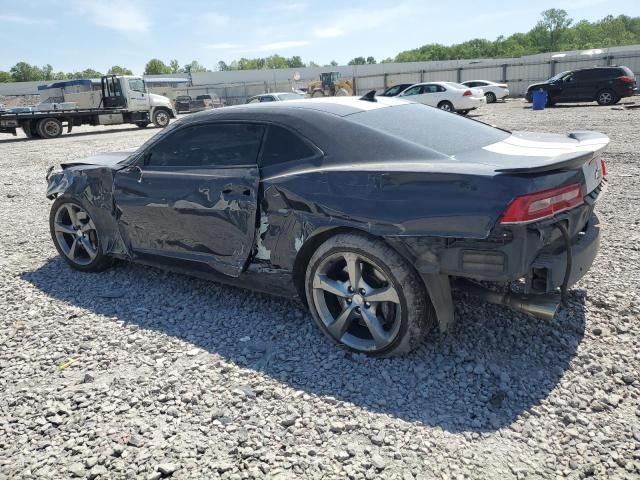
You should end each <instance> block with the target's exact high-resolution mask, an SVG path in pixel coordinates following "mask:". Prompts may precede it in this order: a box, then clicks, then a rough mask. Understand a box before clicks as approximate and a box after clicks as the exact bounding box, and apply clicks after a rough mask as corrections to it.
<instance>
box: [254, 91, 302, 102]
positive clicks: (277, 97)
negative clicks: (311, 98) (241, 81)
mask: <svg viewBox="0 0 640 480" xmlns="http://www.w3.org/2000/svg"><path fill="white" fill-rule="evenodd" d="M302 98H304V96H303V95H300V94H299V93H294V92H276V93H261V94H260V95H254V96H253V97H250V98H249V99H248V100H247V103H263V102H282V101H286V100H300V99H302Z"/></svg>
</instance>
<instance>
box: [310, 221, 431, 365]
mask: <svg viewBox="0 0 640 480" xmlns="http://www.w3.org/2000/svg"><path fill="white" fill-rule="evenodd" d="M305 291H306V296H307V302H308V304H309V308H310V310H311V313H312V315H313V318H314V320H315V322H316V324H317V325H318V327H319V328H320V330H321V331H322V332H323V333H324V334H325V335H327V336H328V337H329V338H330V339H331V340H332V341H333V342H335V343H337V344H339V345H341V346H344V347H346V348H347V349H349V350H352V351H354V352H358V353H364V354H367V355H371V356H376V357H391V356H398V355H404V354H407V353H409V352H411V351H412V350H414V349H416V348H417V347H418V346H419V345H420V343H421V341H422V339H423V338H424V336H425V335H426V334H427V333H428V332H429V330H431V329H432V328H433V326H434V325H435V324H436V316H435V311H434V309H433V306H432V305H431V301H430V300H429V297H428V295H427V293H426V290H425V288H424V284H423V283H422V281H421V279H420V277H419V276H418V274H417V272H416V271H415V270H414V269H413V268H412V267H411V266H410V265H409V264H408V263H407V262H406V260H405V259H404V258H402V257H401V256H400V255H399V254H398V252H396V251H395V250H393V249H392V248H391V247H389V246H388V245H387V244H385V243H384V242H383V241H381V240H379V239H375V238H372V237H369V236H366V235H364V234H359V233H348V234H339V235H336V236H334V237H331V238H330V239H329V240H327V241H326V242H325V243H323V244H322V245H321V246H320V247H319V248H318V249H317V250H316V252H315V253H314V254H313V256H312V257H311V259H310V261H309V265H308V267H307V272H306V276H305Z"/></svg>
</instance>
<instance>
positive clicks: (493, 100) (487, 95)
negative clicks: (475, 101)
mask: <svg viewBox="0 0 640 480" xmlns="http://www.w3.org/2000/svg"><path fill="white" fill-rule="evenodd" d="M484 97H485V98H486V99H487V103H496V101H497V99H496V94H495V93H493V92H487V93H485V94H484Z"/></svg>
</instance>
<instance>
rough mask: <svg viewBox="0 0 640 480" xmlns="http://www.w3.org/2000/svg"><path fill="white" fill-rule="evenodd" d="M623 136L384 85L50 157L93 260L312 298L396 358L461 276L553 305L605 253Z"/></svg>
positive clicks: (328, 330) (437, 319) (365, 347)
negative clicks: (607, 201) (430, 103)
mask: <svg viewBox="0 0 640 480" xmlns="http://www.w3.org/2000/svg"><path fill="white" fill-rule="evenodd" d="M608 142H609V139H608V138H607V137H606V136H605V135H602V134H599V133H591V132H572V133H569V134H567V135H555V134H539V133H511V132H507V131H504V130H501V129H498V128H495V127H492V126H489V125H485V124H483V123H480V122H477V121H474V120H470V119H466V118H462V117H459V116H457V115H452V114H450V113H445V112H441V111H438V110H437V109H435V108H431V107H427V106H424V105H418V104H414V103H409V102H405V101H403V100H396V99H392V98H375V97H374V96H373V95H367V96H365V97H362V98H353V97H352V98H329V99H312V100H299V101H290V102H273V103H270V104H253V105H245V106H238V107H230V108H224V109H217V110H212V111H207V112H202V113H199V114H194V115H191V116H189V117H186V118H183V119H181V120H178V121H176V122H174V123H172V124H171V125H170V126H169V127H168V128H166V129H165V130H163V131H161V132H159V133H158V134H157V135H155V136H154V137H152V138H151V139H150V140H148V141H147V142H146V143H145V144H144V145H142V146H141V147H140V148H139V149H138V150H136V151H135V152H123V153H113V154H103V155H98V156H95V157H91V158H88V159H84V160H80V161H77V162H73V163H67V164H64V165H62V168H61V169H59V170H56V171H53V172H50V173H49V174H48V191H47V197H48V198H50V199H52V200H55V201H54V202H53V206H52V209H51V216H50V228H51V235H52V237H53V241H54V243H55V246H56V248H57V250H58V252H59V253H60V255H61V256H62V257H63V258H64V259H65V260H66V261H67V262H68V263H69V264H70V265H71V266H72V267H74V268H76V269H78V270H83V271H97V270H101V269H104V268H106V267H108V266H109V265H111V263H112V261H113V259H125V260H133V261H136V262H141V263H145V264H149V265H155V266H160V267H162V268H167V269H171V270H174V271H178V272H183V273H187V274H191V275H196V276H200V277H205V278H211V279H215V280H219V281H223V282H226V283H230V284H234V285H238V286H243V287H247V288H252V289H256V290H260V291H263V292H267V293H272V294H278V295H285V296H289V297H293V298H298V299H299V300H301V301H302V302H304V303H305V304H306V305H308V307H309V309H310V311H311V313H312V315H313V318H314V319H315V321H316V322H317V324H318V326H319V328H320V329H321V330H322V331H323V332H324V333H325V334H326V335H327V336H328V337H329V338H331V339H333V340H334V341H335V342H337V343H339V344H341V345H344V346H346V347H348V348H350V349H352V350H355V351H358V352H364V353H367V354H371V355H378V356H391V355H399V354H403V353H406V352H409V351H410V350H412V349H414V348H416V347H417V346H418V345H419V344H420V341H421V339H422V338H423V337H424V335H425V334H426V333H427V332H428V331H429V330H431V329H432V328H434V327H435V326H436V325H437V326H438V327H439V328H440V329H441V330H442V331H445V330H446V329H447V328H448V327H449V326H450V325H451V324H452V322H453V316H454V314H453V312H454V309H453V305H452V297H451V288H452V286H453V285H454V284H455V285H457V286H458V287H459V288H461V289H464V290H466V291H468V292H470V293H472V294H476V295H479V296H480V297H482V298H484V299H485V300H487V301H489V302H492V303H497V304H502V305H506V306H510V307H512V308H514V309H516V310H519V311H523V312H526V313H528V314H531V315H533V316H537V317H542V318H552V317H553V316H554V314H555V311H556V309H557V307H558V304H559V301H560V299H561V298H562V296H563V294H564V295H566V292H567V288H568V287H569V286H571V285H572V284H574V283H575V282H576V281H577V280H579V279H580V278H581V277H582V276H583V275H584V274H585V273H586V271H587V270H588V269H589V268H590V266H591V264H592V262H593V260H594V258H595V256H596V253H597V250H598V245H599V238H600V234H599V224H598V219H597V217H596V215H595V214H594V211H593V210H594V204H595V202H596V200H597V199H598V197H599V196H600V194H601V191H602V189H603V182H604V175H605V171H604V170H605V166H604V162H603V161H602V160H601V158H600V155H601V152H602V150H603V149H604V148H605V147H606V146H607V144H608ZM516 290H517V292H516Z"/></svg>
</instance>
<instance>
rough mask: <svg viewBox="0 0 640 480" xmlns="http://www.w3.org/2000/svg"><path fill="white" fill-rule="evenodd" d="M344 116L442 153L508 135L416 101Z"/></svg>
mask: <svg viewBox="0 0 640 480" xmlns="http://www.w3.org/2000/svg"><path fill="white" fill-rule="evenodd" d="M347 118H348V119H349V120H352V121H354V122H356V123H359V124H361V125H364V126H367V127H370V128H373V129H376V130H378V131H380V132H383V133H387V134H391V135H393V136H395V137H398V138H401V139H403V140H407V141H409V142H413V143H416V144H418V145H421V146H423V147H427V148H430V149H432V150H436V151H438V152H440V153H444V154H445V155H455V154H457V153H460V152H464V151H466V150H473V149H477V148H482V147H484V146H487V145H490V144H492V143H497V142H500V141H502V140H504V139H505V138H507V137H509V136H510V132H507V131H505V130H500V129H498V128H495V127H492V126H490V125H487V124H485V123H482V122H478V121H477V120H472V119H469V118H464V117H461V116H460V115H452V114H451V113H448V112H443V111H441V110H438V109H436V108H433V107H427V106H426V105H421V104H418V103H411V104H408V105H402V106H397V107H389V108H377V109H374V110H367V111H363V112H360V113H355V114H353V115H349V116H348V117H347Z"/></svg>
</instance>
